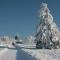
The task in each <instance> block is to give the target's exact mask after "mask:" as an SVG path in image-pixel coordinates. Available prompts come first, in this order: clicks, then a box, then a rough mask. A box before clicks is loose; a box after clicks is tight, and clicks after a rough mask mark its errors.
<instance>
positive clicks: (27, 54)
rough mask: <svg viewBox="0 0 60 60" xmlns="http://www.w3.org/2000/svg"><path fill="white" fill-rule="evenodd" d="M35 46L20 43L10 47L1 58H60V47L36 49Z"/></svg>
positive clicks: (18, 59)
mask: <svg viewBox="0 0 60 60" xmlns="http://www.w3.org/2000/svg"><path fill="white" fill-rule="evenodd" d="M33 47H34V46H30V45H29V46H28V48H27V45H19V46H16V48H8V50H7V51H5V52H4V53H3V54H2V55H1V56H0V60H60V49H57V50H47V49H36V48H35V47H34V48H33Z"/></svg>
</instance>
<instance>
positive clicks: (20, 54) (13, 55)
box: [0, 48, 36, 60]
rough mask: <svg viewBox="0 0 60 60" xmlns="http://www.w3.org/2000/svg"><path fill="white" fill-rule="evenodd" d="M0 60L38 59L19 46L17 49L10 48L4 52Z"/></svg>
mask: <svg viewBox="0 0 60 60" xmlns="http://www.w3.org/2000/svg"><path fill="white" fill-rule="evenodd" d="M0 60H36V59H35V58H34V57H32V56H31V55H29V54H27V53H26V52H24V51H22V50H21V49H19V48H18V49H17V50H16V49H8V51H6V52H4V54H3V55H1V56H0Z"/></svg>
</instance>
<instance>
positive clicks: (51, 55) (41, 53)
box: [22, 49, 60, 60]
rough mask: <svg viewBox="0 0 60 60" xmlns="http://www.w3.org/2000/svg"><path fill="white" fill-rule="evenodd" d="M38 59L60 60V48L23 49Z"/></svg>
mask: <svg viewBox="0 0 60 60" xmlns="http://www.w3.org/2000/svg"><path fill="white" fill-rule="evenodd" d="M22 50H24V51H25V52H27V53H28V54H30V55H32V56H33V57H35V58H37V60H60V49H57V50H55V49H53V50H45V49H22Z"/></svg>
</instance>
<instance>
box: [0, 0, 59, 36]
mask: <svg viewBox="0 0 60 60" xmlns="http://www.w3.org/2000/svg"><path fill="white" fill-rule="evenodd" d="M42 2H46V3H47V4H48V7H49V9H50V11H51V14H52V15H53V16H54V20H55V22H56V24H57V25H58V26H59V27H60V0H0V35H11V36H14V35H16V33H19V35H20V36H22V37H25V36H28V35H34V34H35V32H36V24H37V21H38V19H37V16H38V10H39V9H40V5H41V3H42Z"/></svg>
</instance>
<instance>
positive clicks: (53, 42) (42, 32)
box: [36, 3, 60, 49]
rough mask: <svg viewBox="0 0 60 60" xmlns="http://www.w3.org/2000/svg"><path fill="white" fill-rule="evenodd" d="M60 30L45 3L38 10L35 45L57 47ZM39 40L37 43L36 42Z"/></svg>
mask: <svg viewBox="0 0 60 60" xmlns="http://www.w3.org/2000/svg"><path fill="white" fill-rule="evenodd" d="M59 41H60V32H59V28H58V27H57V25H56V23H55V22H54V21H53V16H52V15H51V14H50V10H49V9H48V7H47V4H46V3H42V5H41V9H40V11H39V24H38V28H37V34H36V46H37V47H39V48H41V47H42V48H48V49H49V48H57V47H58V48H59ZM38 42H39V43H38ZM41 44H42V45H41Z"/></svg>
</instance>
